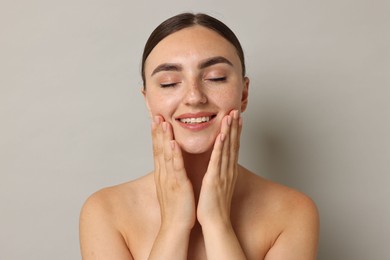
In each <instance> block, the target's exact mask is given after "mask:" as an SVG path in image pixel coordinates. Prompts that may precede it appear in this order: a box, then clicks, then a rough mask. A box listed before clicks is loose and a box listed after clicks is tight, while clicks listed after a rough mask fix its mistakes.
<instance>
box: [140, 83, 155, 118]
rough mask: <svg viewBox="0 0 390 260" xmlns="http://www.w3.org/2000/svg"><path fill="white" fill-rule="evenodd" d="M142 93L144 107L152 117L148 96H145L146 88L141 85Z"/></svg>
mask: <svg viewBox="0 0 390 260" xmlns="http://www.w3.org/2000/svg"><path fill="white" fill-rule="evenodd" d="M141 93H142V95H143V96H144V100H145V104H146V108H147V109H148V112H149V116H150V117H152V112H151V111H150V106H149V101H148V98H147V97H146V89H145V88H144V87H143V88H142V90H141Z"/></svg>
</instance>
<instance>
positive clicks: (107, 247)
mask: <svg viewBox="0 0 390 260" xmlns="http://www.w3.org/2000/svg"><path fill="white" fill-rule="evenodd" d="M149 182H150V176H149V175H147V176H145V177H142V178H140V179H137V180H134V181H131V182H127V183H124V184H120V185H116V186H113V187H107V188H104V189H101V190H99V191H97V192H95V193H93V194H92V195H91V196H90V197H89V198H88V199H87V200H86V202H85V203H84V205H83V207H82V210H81V214H80V244H81V252H82V255H83V259H95V258H94V256H96V255H99V256H107V259H109V258H112V259H133V258H132V256H131V253H130V251H129V249H128V241H127V237H126V229H124V228H123V226H124V223H126V222H127V223H131V221H129V218H132V216H137V215H138V214H131V212H137V210H138V209H141V208H142V207H141V206H140V205H139V203H140V201H141V202H142V199H141V200H140V197H141V196H143V197H144V199H143V200H145V198H147V196H148V192H149V193H150V192H152V189H150V188H148V187H149V186H150V184H149ZM141 190H142V191H143V192H141ZM141 194H143V195H141ZM103 258H105V257H103Z"/></svg>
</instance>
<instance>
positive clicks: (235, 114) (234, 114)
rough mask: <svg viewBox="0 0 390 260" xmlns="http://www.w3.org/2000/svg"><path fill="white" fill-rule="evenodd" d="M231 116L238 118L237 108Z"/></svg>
mask: <svg viewBox="0 0 390 260" xmlns="http://www.w3.org/2000/svg"><path fill="white" fill-rule="evenodd" d="M233 118H234V119H238V110H234V111H233Z"/></svg>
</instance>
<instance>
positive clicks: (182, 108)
mask: <svg viewBox="0 0 390 260" xmlns="http://www.w3.org/2000/svg"><path fill="white" fill-rule="evenodd" d="M145 79H146V89H145V90H144V92H143V94H144V96H145V100H146V104H147V107H148V109H149V112H150V114H151V116H156V115H159V116H162V117H163V118H164V120H165V121H167V122H169V123H170V124H171V125H172V129H173V133H174V138H175V140H176V141H177V142H178V144H179V145H180V147H181V148H182V149H183V150H184V151H186V152H188V153H193V154H199V153H204V152H207V151H210V150H211V149H212V147H213V144H214V141H215V138H216V136H217V135H218V133H219V131H220V127H221V122H222V118H223V117H224V116H225V115H227V114H228V113H229V112H230V111H232V110H234V109H237V110H239V111H244V110H245V108H246V104H247V97H248V79H247V78H243V77H242V68H241V63H240V59H239V57H238V55H237V52H236V49H235V48H234V46H233V45H232V44H231V43H230V42H228V41H227V40H225V39H224V38H223V37H222V36H220V35H219V34H217V33H216V32H214V31H212V30H210V29H207V28H205V27H201V26H194V27H190V28H186V29H183V30H180V31H178V32H175V33H173V34H171V35H169V36H168V37H166V38H164V39H163V40H162V41H161V42H159V43H158V44H157V45H156V47H155V48H154V49H153V50H152V52H151V53H150V55H149V56H148V58H147V59H146V62H145Z"/></svg>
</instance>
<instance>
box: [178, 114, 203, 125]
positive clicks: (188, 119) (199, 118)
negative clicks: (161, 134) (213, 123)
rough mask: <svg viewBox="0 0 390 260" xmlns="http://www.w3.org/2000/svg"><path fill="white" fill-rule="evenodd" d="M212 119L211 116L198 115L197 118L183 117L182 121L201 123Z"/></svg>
mask: <svg viewBox="0 0 390 260" xmlns="http://www.w3.org/2000/svg"><path fill="white" fill-rule="evenodd" d="M208 121H210V117H209V116H204V117H197V118H181V119H180V122H182V123H185V124H199V123H204V122H208Z"/></svg>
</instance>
